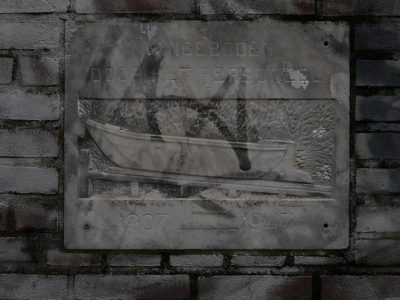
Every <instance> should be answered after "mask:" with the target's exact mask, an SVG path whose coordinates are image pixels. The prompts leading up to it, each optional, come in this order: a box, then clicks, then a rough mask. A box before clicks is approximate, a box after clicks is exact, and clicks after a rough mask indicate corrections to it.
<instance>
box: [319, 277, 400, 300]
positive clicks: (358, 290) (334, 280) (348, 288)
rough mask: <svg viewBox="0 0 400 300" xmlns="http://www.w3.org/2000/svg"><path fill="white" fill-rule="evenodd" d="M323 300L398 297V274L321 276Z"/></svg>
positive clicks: (371, 299) (367, 299)
mask: <svg viewBox="0 0 400 300" xmlns="http://www.w3.org/2000/svg"><path fill="white" fill-rule="evenodd" d="M321 281H322V282H321V289H322V297H321V298H322V299H324V300H338V299H340V300H355V299H365V300H375V299H376V300H378V299H382V300H383V299H387V300H389V299H393V300H394V299H398V298H397V297H400V290H399V286H400V277H399V276H331V277H322V280H321Z"/></svg>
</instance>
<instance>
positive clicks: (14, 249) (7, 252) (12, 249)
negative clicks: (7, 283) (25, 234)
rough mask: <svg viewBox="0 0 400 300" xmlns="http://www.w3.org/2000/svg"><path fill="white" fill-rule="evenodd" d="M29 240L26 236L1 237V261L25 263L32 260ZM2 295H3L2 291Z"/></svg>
mask: <svg viewBox="0 0 400 300" xmlns="http://www.w3.org/2000/svg"><path fill="white" fill-rule="evenodd" d="M27 241H28V240H27V239H26V238H14V237H5V238H3V237H2V238H0V262H1V263H5V262H13V263H24V262H30V261H32V255H30V254H29V252H28V247H27ZM0 289H1V284H0ZM0 296H3V295H2V294H1V293H0Z"/></svg>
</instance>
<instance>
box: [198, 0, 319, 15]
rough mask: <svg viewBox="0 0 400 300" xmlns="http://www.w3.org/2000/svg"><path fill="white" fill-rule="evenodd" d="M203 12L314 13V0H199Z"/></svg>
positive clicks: (241, 13) (239, 13)
mask: <svg viewBox="0 0 400 300" xmlns="http://www.w3.org/2000/svg"><path fill="white" fill-rule="evenodd" d="M197 3H198V6H199V8H200V11H201V13H203V14H236V15H243V14H250V15H251V14H293V15H311V14H314V13H315V1H312V0H290V1H280V0H272V1H265V0H239V1H235V0H228V1H221V0H199V1H197Z"/></svg>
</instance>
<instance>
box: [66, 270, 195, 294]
mask: <svg viewBox="0 0 400 300" xmlns="http://www.w3.org/2000/svg"><path fill="white" fill-rule="evenodd" d="M73 297H74V299H89V298H92V299H96V298H103V299H104V298H106V299H107V298H108V299H112V298H113V299H120V300H125V299H126V300H136V299H137V300H139V299H140V300H141V299H163V300H187V299H189V276H186V275H179V276H173V275H162V276H157V275H152V276H122V275H113V276H110V275H108V276H107V275H106V276H102V275H78V276H76V278H75V285H74V290H73Z"/></svg>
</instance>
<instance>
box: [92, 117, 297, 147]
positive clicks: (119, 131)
mask: <svg viewBox="0 0 400 300" xmlns="http://www.w3.org/2000/svg"><path fill="white" fill-rule="evenodd" d="M86 125H87V126H89V127H93V128H95V129H97V130H100V131H103V132H106V133H110V134H115V135H118V136H122V137H128V138H133V139H137V140H145V141H151V142H157V141H158V142H160V141H162V142H167V143H182V142H185V143H186V144H192V145H201V146H211V147H220V148H223V147H225V148H242V149H247V150H258V151H263V150H269V151H287V150H288V145H294V142H292V141H279V140H262V141H260V142H259V143H243V142H229V141H227V140H207V139H201V138H193V137H178V136H169V135H156V134H147V133H136V132H133V131H129V130H127V129H123V128H121V127H119V126H115V125H111V124H108V123H107V124H103V123H100V122H97V121H94V120H90V119H87V120H86ZM210 141H212V142H211V143H210ZM268 142H272V143H277V144H276V145H270V144H267V143H268Z"/></svg>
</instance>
